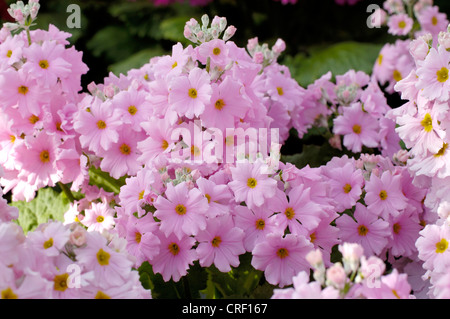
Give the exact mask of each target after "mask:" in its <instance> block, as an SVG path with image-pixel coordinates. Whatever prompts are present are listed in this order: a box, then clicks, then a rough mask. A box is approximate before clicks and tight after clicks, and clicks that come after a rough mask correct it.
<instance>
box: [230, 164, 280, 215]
mask: <svg viewBox="0 0 450 319" xmlns="http://www.w3.org/2000/svg"><path fill="white" fill-rule="evenodd" d="M230 171H231V174H232V181H231V182H230V183H228V186H229V187H230V188H231V190H232V191H233V192H234V195H235V199H236V202H243V201H245V203H246V204H247V206H248V207H249V208H250V209H251V208H254V207H260V206H261V205H263V204H264V202H265V201H266V200H268V199H270V198H272V197H273V196H275V192H276V184H277V182H276V180H274V179H273V178H271V177H269V176H268V174H267V173H266V171H267V168H266V166H265V164H264V163H263V162H262V161H260V160H257V161H256V162H255V163H250V162H243V163H237V164H236V167H232V168H230Z"/></svg>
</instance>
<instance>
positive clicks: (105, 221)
mask: <svg viewBox="0 0 450 319" xmlns="http://www.w3.org/2000/svg"><path fill="white" fill-rule="evenodd" d="M84 213H85V217H84V218H83V220H82V221H81V223H82V224H83V225H84V226H86V227H87V230H88V231H97V232H99V233H101V232H102V231H103V230H111V229H112V228H113V227H114V224H115V223H114V214H115V212H114V209H112V208H111V207H110V206H109V204H108V203H107V202H100V203H92V204H91V207H90V208H88V209H85V210H84Z"/></svg>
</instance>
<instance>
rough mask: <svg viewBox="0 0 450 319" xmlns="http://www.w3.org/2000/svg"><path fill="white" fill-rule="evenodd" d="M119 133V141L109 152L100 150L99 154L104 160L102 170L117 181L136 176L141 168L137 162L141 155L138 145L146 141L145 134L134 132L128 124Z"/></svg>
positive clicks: (113, 144)
mask: <svg viewBox="0 0 450 319" xmlns="http://www.w3.org/2000/svg"><path fill="white" fill-rule="evenodd" d="M117 133H118V134H119V138H118V139H117V141H116V142H114V143H112V144H111V146H110V148H109V149H108V150H103V149H100V150H99V151H98V153H97V154H98V156H100V157H102V158H103V159H102V162H101V164H100V168H101V169H102V170H103V171H105V172H109V173H110V175H111V176H112V177H114V178H116V179H119V178H120V177H122V176H125V175H129V176H133V175H136V174H137V172H138V171H139V169H140V168H141V163H139V162H138V160H137V159H138V158H139V156H140V155H141V153H140V152H139V149H138V147H137V143H138V142H139V141H142V140H143V139H144V133H143V132H135V131H133V130H132V129H131V127H130V126H128V125H127V124H123V125H122V126H121V127H120V130H118V131H117Z"/></svg>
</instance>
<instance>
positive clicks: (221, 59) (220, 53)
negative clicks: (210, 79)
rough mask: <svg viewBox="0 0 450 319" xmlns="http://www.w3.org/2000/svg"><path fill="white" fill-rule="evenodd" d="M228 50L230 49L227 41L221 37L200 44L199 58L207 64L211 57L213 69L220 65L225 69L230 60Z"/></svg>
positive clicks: (198, 49)
mask: <svg viewBox="0 0 450 319" xmlns="http://www.w3.org/2000/svg"><path fill="white" fill-rule="evenodd" d="M228 51H229V50H228V47H227V45H226V44H225V41H223V40H221V39H213V40H211V41H208V42H205V43H202V44H201V45H200V46H198V48H197V54H198V60H199V61H200V62H201V63H203V64H205V65H206V64H207V61H208V58H209V59H210V67H211V69H212V68H214V67H219V68H220V69H222V70H223V69H225V66H226V65H227V63H228V60H229V57H228Z"/></svg>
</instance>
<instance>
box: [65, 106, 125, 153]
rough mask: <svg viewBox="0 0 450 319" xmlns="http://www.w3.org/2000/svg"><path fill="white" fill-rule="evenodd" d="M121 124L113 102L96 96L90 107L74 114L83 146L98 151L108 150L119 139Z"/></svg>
mask: <svg viewBox="0 0 450 319" xmlns="http://www.w3.org/2000/svg"><path fill="white" fill-rule="evenodd" d="M120 125H121V121H120V118H119V113H118V112H117V111H114V108H112V107H111V104H110V103H107V102H106V103H103V102H102V101H101V100H100V99H98V98H94V99H93V100H92V103H91V104H90V105H89V107H88V108H86V109H80V110H79V111H78V113H77V114H75V115H74V124H73V128H74V129H75V131H76V132H77V133H79V134H80V135H81V136H80V142H81V145H82V146H83V147H87V148H89V150H91V151H93V152H98V151H99V150H100V148H103V149H104V150H108V149H109V148H110V147H111V144H112V143H115V142H117V141H118V139H119V134H118V132H117V130H118V127H119V126H120Z"/></svg>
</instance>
